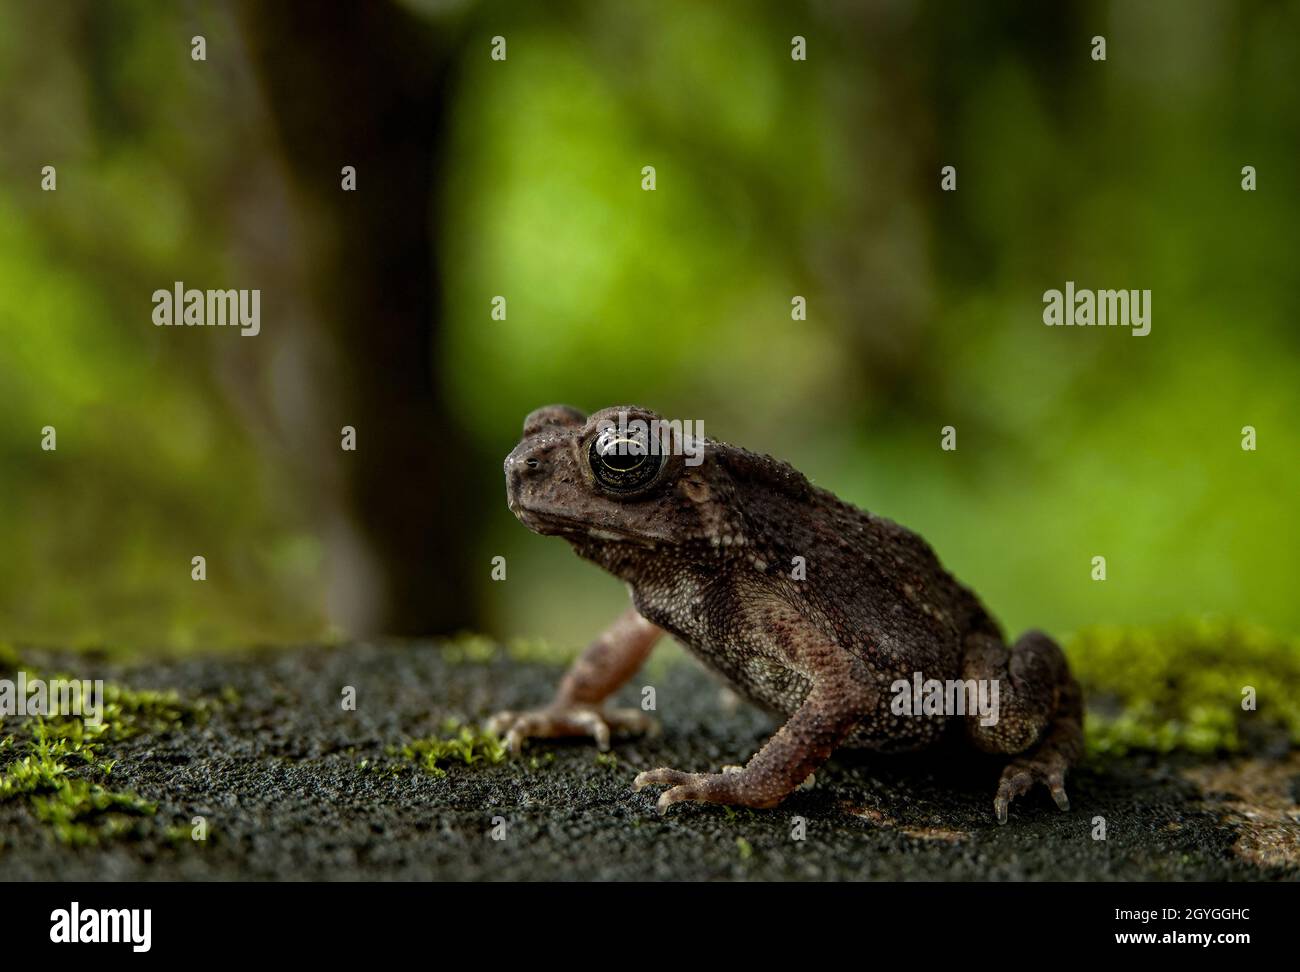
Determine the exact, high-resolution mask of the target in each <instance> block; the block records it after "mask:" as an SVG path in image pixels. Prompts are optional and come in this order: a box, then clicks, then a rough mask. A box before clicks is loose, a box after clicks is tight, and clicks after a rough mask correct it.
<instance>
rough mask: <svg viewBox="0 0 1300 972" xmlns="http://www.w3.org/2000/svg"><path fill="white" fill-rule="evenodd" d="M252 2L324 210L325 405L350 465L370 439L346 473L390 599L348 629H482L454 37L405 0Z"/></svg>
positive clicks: (316, 201) (302, 183)
mask: <svg viewBox="0 0 1300 972" xmlns="http://www.w3.org/2000/svg"><path fill="white" fill-rule="evenodd" d="M239 9H240V20H241V23H242V26H243V29H244V33H245V35H246V39H247V44H248V49H249V52H250V56H251V59H252V63H253V66H254V69H255V71H256V73H257V75H258V77H259V79H260V81H261V83H262V85H263V87H264V89H265V92H266V98H267V101H268V103H269V107H270V111H271V115H272V119H273V124H274V125H275V127H276V129H277V131H278V134H279V137H280V140H281V142H282V144H283V150H284V154H285V158H286V160H287V163H288V166H289V169H290V173H291V175H292V177H293V179H294V182H295V184H296V187H297V188H298V190H299V191H300V192H301V194H302V196H303V198H304V199H305V200H306V201H307V202H308V204H309V206H310V212H309V213H308V221H307V225H309V226H311V227H312V230H311V233H310V236H309V239H310V242H311V246H312V248H313V252H312V254H311V256H310V258H309V260H308V261H307V262H308V265H309V266H310V267H311V268H312V270H311V272H312V274H313V278H312V281H311V286H312V288H313V290H314V295H315V298H316V304H317V307H318V313H319V315H320V316H319V319H320V321H321V322H322V324H323V325H324V327H325V328H327V329H328V331H329V332H330V333H329V335H328V337H329V338H330V339H331V340H333V342H334V343H335V345H336V347H337V355H336V360H337V362H338V373H337V374H334V375H331V376H328V380H327V381H326V382H325V383H324V386H323V387H324V389H325V392H326V393H327V394H328V395H331V396H332V395H337V396H338V399H337V400H330V401H322V402H320V403H318V404H319V413H320V415H321V416H322V420H323V424H325V425H327V426H328V427H327V428H322V429H321V434H322V435H324V436H330V437H333V439H334V443H335V444H334V449H333V454H334V455H335V456H340V453H339V451H338V448H337V445H338V435H339V427H340V426H341V425H344V424H347V425H353V426H355V427H356V429H357V451H356V452H355V453H342V454H341V458H339V459H338V460H337V463H338V464H337V468H336V469H335V470H334V472H336V473H337V475H338V477H339V480H338V482H339V492H340V495H341V498H342V503H343V505H344V506H345V507H346V512H347V513H348V514H349V516H350V518H351V521H352V523H353V524H354V526H355V527H356V528H357V529H358V530H359V532H360V539H361V540H362V541H363V542H364V545H365V546H366V547H368V551H367V553H368V555H369V556H370V557H371V558H372V560H373V562H374V563H375V564H377V566H378V568H379V577H378V578H377V579H378V581H379V587H380V590H378V591H377V592H376V596H375V598H373V599H372V604H371V606H370V607H369V608H367V609H365V610H359V611H354V612H353V616H352V617H348V618H342V619H339V618H336V620H339V621H341V622H342V623H343V624H344V626H345V627H348V628H350V629H351V630H352V631H353V632H354V633H365V632H377V631H382V632H387V633H391V634H428V633H433V632H443V631H448V630H452V629H455V628H459V627H470V626H473V625H474V622H475V621H476V618H475V617H474V607H475V599H474V598H473V597H472V596H471V586H470V578H469V576H468V571H467V570H465V569H464V566H463V565H464V559H465V556H466V553H467V551H468V548H469V544H470V542H471V540H472V538H473V531H474V528H475V526H476V525H477V523H478V519H479V518H478V517H477V516H476V512H475V511H476V510H478V509H481V507H482V503H481V501H480V499H479V498H478V497H476V496H473V495H467V493H468V491H467V490H465V489H464V487H463V482H464V478H463V477H461V476H459V475H458V474H457V469H458V466H459V465H460V463H461V461H462V460H463V457H464V456H465V455H466V453H465V451H464V448H463V444H462V441H461V433H460V430H459V429H458V427H457V425H456V423H455V422H454V421H453V418H452V416H451V415H450V414H449V413H448V409H447V406H446V404H445V402H444V401H443V396H442V393H441V390H440V388H439V385H438V380H437V376H438V370H437V368H436V361H435V356H436V354H437V347H438V334H439V331H440V320H439V318H440V309H441V308H440V304H441V301H440V292H441V283H440V281H439V279H438V263H437V259H436V256H437V252H436V246H437V241H436V238H435V234H436V233H437V232H438V230H439V227H440V225H441V221H440V219H439V213H438V211H437V204H438V200H439V187H440V179H441V173H442V171H443V158H442V154H443V150H444V139H445V131H444V128H445V123H446V120H447V114H448V108H449V104H448V102H449V96H450V84H449V74H450V70H449V69H450V67H451V64H452V57H451V55H452V53H453V50H454V48H453V45H452V43H450V39H449V37H448V36H444V35H442V34H440V33H439V31H438V30H437V29H436V28H435V27H434V26H432V25H431V24H430V23H428V22H426V21H422V20H419V19H417V18H416V17H414V16H413V15H411V14H410V13H409V12H407V11H406V10H404V9H403V8H401V7H399V6H397V5H395V4H392V3H386V2H383V3H381V2H367V3H355V4H337V5H335V4H327V5H323V6H322V5H318V4H314V3H309V2H305V0H292V2H285V0H277V2H274V3H265V2H255V0H247V2H245V3H243V4H241V7H240V8H239ZM453 29H454V28H453ZM344 165H353V166H356V171H357V190H356V191H355V192H345V191H343V189H342V187H341V180H342V175H341V169H342V167H343V166H344ZM334 417H338V418H339V421H338V422H337V423H334V422H333V421H332V420H333V419H334ZM308 452H314V450H308ZM328 472H329V471H328V470H326V471H323V473H326V474H327V473H328ZM330 478H332V477H330ZM317 486H318V483H314V482H304V483H303V484H302V488H303V489H304V490H314V489H316V488H317ZM359 600H360V601H363V602H364V601H366V598H365V597H360V598H359ZM358 615H359V616H358Z"/></svg>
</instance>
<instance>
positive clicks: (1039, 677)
mask: <svg viewBox="0 0 1300 972" xmlns="http://www.w3.org/2000/svg"><path fill="white" fill-rule="evenodd" d="M962 677H963V678H964V679H967V680H970V679H982V680H988V681H993V680H996V681H997V684H998V708H997V717H996V721H992V722H991V724H989V725H984V724H983V723H984V722H986V721H990V720H988V719H985V718H982V717H981V716H980V714H979V713H969V714H967V716H966V733H967V735H968V736H969V738H970V740H971V742H973V743H974V744H975V746H977V747H978V748H980V749H982V750H984V751H985V752H990V753H1007V754H1009V755H1015V756H1016V758H1015V759H1013V760H1012V761H1011V762H1010V763H1009V764H1008V765H1007V767H1006V768H1005V769H1004V770H1003V771H1002V778H1001V780H1000V781H999V782H998V792H997V796H996V797H995V798H994V800H993V808H994V811H995V812H996V813H997V818H998V822H999V823H1006V821H1007V807H1008V805H1009V804H1010V802H1011V801H1012V800H1014V799H1015V798H1016V797H1018V796H1021V795H1023V794H1024V793H1026V792H1028V790H1029V789H1030V787H1032V786H1033V785H1034V784H1035V783H1042V784H1044V785H1045V786H1046V787H1047V788H1048V789H1049V790H1050V791H1051V794H1052V798H1053V799H1054V800H1055V801H1056V805H1057V806H1058V807H1060V808H1061V809H1062V810H1068V809H1069V808H1070V801H1069V798H1068V797H1067V796H1066V795H1065V774H1066V771H1067V770H1068V769H1069V768H1070V767H1071V766H1072V765H1074V764H1075V763H1077V762H1078V761H1079V757H1080V756H1082V755H1083V693H1082V692H1081V691H1080V690H1079V684H1078V682H1076V681H1075V680H1074V677H1073V676H1072V675H1071V674H1070V668H1069V665H1067V664H1066V661H1065V655H1064V654H1063V653H1062V652H1061V649H1060V647H1059V646H1058V645H1057V644H1056V642H1055V641H1053V640H1052V639H1051V638H1049V637H1048V636H1047V635H1045V634H1043V633H1042V632H1041V631H1030V632H1028V633H1026V634H1024V635H1022V636H1021V638H1020V640H1019V641H1017V642H1016V644H1015V646H1014V647H1012V648H1010V649H1008V648H1007V646H1006V645H1004V644H1003V643H1002V641H1001V639H999V638H997V637H995V636H993V635H988V634H976V635H971V636H970V637H968V638H967V639H966V653H965V656H964V658H963V662H962Z"/></svg>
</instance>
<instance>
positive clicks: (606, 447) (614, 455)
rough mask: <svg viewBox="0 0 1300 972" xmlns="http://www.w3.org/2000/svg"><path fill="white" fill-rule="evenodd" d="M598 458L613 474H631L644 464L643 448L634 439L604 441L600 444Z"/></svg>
mask: <svg viewBox="0 0 1300 972" xmlns="http://www.w3.org/2000/svg"><path fill="white" fill-rule="evenodd" d="M600 458H601V461H602V462H604V463H605V465H606V466H607V467H608V468H610V469H612V470H614V471H615V472H631V471H632V470H633V469H635V468H636V467H637V466H639V465H641V464H642V463H644V462H645V460H646V456H645V446H644V445H642V444H641V443H640V442H638V441H637V440H636V439H606V440H605V441H604V442H602V443H601V444H600Z"/></svg>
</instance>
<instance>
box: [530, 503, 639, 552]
mask: <svg viewBox="0 0 1300 972" xmlns="http://www.w3.org/2000/svg"><path fill="white" fill-rule="evenodd" d="M509 506H510V512H511V513H513V514H514V515H515V518H516V519H518V520H519V522H520V523H522V524H523V525H524V526H526V527H528V529H530V530H532V531H533V532H534V533H537V534H541V535H542V536H547V537H554V536H559V537H564V538H565V539H568V540H573V541H591V540H604V541H610V542H616V543H636V544H641V545H643V546H647V547H653V546H655V544H656V541H655V539H654V538H652V537H648V536H645V535H643V534H640V533H635V532H633V531H630V530H627V529H624V528H622V527H618V526H615V525H614V524H608V525H605V524H597V523H589V522H587V521H585V520H579V519H577V518H576V517H573V516H570V515H569V514H567V513H561V512H559V511H557V510H553V509H548V508H546V507H541V506H532V505H526V504H524V503H523V502H521V501H520V500H519V498H518V497H516V496H511V497H510V498H509Z"/></svg>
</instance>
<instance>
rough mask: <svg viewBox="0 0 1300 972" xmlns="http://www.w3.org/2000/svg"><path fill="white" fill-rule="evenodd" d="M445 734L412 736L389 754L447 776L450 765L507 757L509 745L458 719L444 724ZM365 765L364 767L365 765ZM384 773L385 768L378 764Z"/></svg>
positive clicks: (472, 763)
mask: <svg viewBox="0 0 1300 972" xmlns="http://www.w3.org/2000/svg"><path fill="white" fill-rule="evenodd" d="M443 732H444V733H446V735H444V736H428V737H426V738H424V739H413V740H411V741H410V742H408V743H407V744H406V745H404V746H401V747H391V748H390V750H389V755H391V756H396V757H398V758H400V759H402V760H405V761H406V762H408V763H412V764H414V765H416V766H418V767H419V768H420V769H422V770H424V771H425V772H426V773H432V774H433V775H434V776H446V775H447V771H446V769H445V768H444V766H445V765H447V764H453V765H454V764H460V765H462V766H474V765H481V764H487V765H496V764H497V763H500V762H502V761H503V760H504V759H505V758H506V747H505V745H504V744H503V743H502V742H501V740H500V739H498V738H497V737H496V736H495V735H493V734H492V733H490V732H486V731H484V730H481V729H477V728H474V727H472V726H466V725H461V724H460V723H459V722H457V721H455V720H447V721H446V722H444V723H443ZM363 768H365V767H364V766H363ZM375 771H376V772H382V771H383V767H375Z"/></svg>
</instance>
